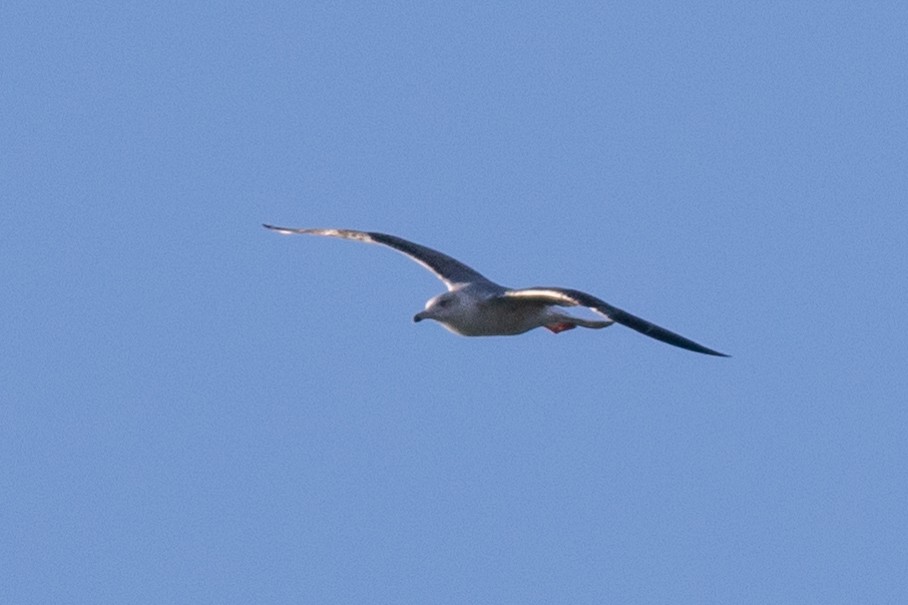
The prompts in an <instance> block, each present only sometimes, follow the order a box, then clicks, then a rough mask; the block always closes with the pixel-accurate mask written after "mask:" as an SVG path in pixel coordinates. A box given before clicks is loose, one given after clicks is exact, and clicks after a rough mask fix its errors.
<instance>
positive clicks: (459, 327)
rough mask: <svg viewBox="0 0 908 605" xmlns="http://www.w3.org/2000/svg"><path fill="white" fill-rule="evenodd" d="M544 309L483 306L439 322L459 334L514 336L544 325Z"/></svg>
mask: <svg viewBox="0 0 908 605" xmlns="http://www.w3.org/2000/svg"><path fill="white" fill-rule="evenodd" d="M545 323H546V313H545V310H544V309H542V308H538V307H533V308H529V309H526V311H525V312H515V311H514V309H513V308H508V307H505V306H502V307H500V308H485V309H483V310H482V312H480V313H470V314H468V315H463V316H459V317H451V318H446V319H445V320H444V321H442V322H441V324H442V325H443V326H444V327H445V328H447V329H448V330H450V331H451V332H454V333H455V334H460V335H461V336H514V335H517V334H523V333H524V332H528V331H530V330H532V329H533V328H538V327H539V326H542V325H545Z"/></svg>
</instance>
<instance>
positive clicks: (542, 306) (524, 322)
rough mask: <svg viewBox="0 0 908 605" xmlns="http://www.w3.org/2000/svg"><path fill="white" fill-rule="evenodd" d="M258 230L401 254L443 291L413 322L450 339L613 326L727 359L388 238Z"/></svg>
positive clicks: (580, 301) (619, 314) (604, 310)
mask: <svg viewBox="0 0 908 605" xmlns="http://www.w3.org/2000/svg"><path fill="white" fill-rule="evenodd" d="M263 227H265V228H266V229H271V230H272V231H276V232H277V233H280V234H283V235H294V234H299V235H322V236H327V237H339V238H343V239H350V240H354V241H359V242H366V243H370V244H381V245H383V246H388V247H389V248H393V249H394V250H397V251H398V252H402V253H403V254H406V255H407V256H409V257H410V258H412V259H413V260H414V261H416V262H417V263H419V264H420V265H422V266H423V267H425V268H426V269H428V270H429V271H431V272H432V273H434V274H435V277H437V278H438V279H440V280H441V281H442V282H443V283H444V284H445V286H446V287H447V289H448V290H447V292H444V293H442V294H439V295H438V296H435V297H433V298H431V299H429V301H428V302H426V306H425V309H424V310H422V311H420V312H419V313H417V314H416V315H414V316H413V321H415V322H420V321H422V320H424V319H433V320H435V321H437V322H438V323H440V324H441V325H443V326H444V327H445V328H447V329H448V330H450V331H451V332H454V333H455V334H461V335H463V336H511V335H516V334H523V333H524V332H528V331H529V330H532V329H534V328H542V327H544V328H547V329H549V330H551V331H552V332H554V333H555V334H558V333H560V332H563V331H565V330H572V329H574V328H576V327H578V326H580V327H582V328H593V329H600V328H606V327H608V326H610V325H612V324H614V323H619V324H621V325H623V326H627V327H628V328H631V329H632V330H636V331H637V332H640V333H641V334H645V335H646V336H649V337H650V338H655V339H656V340H661V341H662V342H666V343H668V344H670V345H674V346H676V347H681V348H682V349H687V350H689V351H695V352H697V353H704V354H706V355H716V356H718V357H728V355H726V354H725V353H720V352H718V351H714V350H712V349H710V348H707V347H704V346H703V345H701V344H697V343H696V342H694V341H692V340H690V339H688V338H685V337H683V336H681V335H680V334H675V333H674V332H671V331H669V330H666V329H665V328H661V327H659V326H657V325H656V324H653V323H650V322H648V321H646V320H645V319H641V318H639V317H637V316H636V315H631V314H630V313H628V312H627V311H623V310H621V309H619V308H618V307H613V306H612V305H610V304H608V303H607V302H605V301H603V300H600V299H598V298H596V297H595V296H593V295H591V294H587V293H585V292H581V291H579V290H572V289H569V288H552V287H534V288H519V289H514V288H506V287H505V286H501V285H499V284H496V283H495V282H493V281H491V280H489V279H488V278H486V277H484V276H483V275H481V274H480V273H479V272H477V271H475V270H473V269H471V268H470V267H468V266H466V265H465V264H463V263H462V262H460V261H458V260H456V259H454V258H451V257H450V256H448V255H447V254H443V253H441V252H439V251H438V250H433V249H432V248H428V247H426V246H422V245H420V244H416V243H413V242H411V241H408V240H405V239H403V238H401V237H396V236H394V235H388V234H386V233H376V232H374V231H354V230H352V229H296V228H292V227H276V226H274V225H263ZM560 307H587V308H589V309H591V310H593V311H594V312H595V313H597V314H598V315H600V316H602V317H603V318H604V319H601V320H593V319H584V318H581V317H575V316H573V315H570V314H568V313H566V312H564V311H562V310H561V309H560Z"/></svg>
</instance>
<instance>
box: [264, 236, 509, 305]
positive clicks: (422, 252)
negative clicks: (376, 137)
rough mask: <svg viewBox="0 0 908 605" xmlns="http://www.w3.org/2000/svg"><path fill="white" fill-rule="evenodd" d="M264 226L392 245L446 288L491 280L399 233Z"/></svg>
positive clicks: (489, 282)
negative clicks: (398, 234)
mask: <svg viewBox="0 0 908 605" xmlns="http://www.w3.org/2000/svg"><path fill="white" fill-rule="evenodd" d="M262 226H263V227H265V228H266V229H271V230H272V231H277V232H278V233H282V234H285V235H288V234H300V235H324V236H328V237H340V238H343V239H350V240H356V241H360V242H366V243H374V244H381V245H384V246H388V247H389V248H393V249H394V250H397V251H398V252H402V253H403V254H406V255H407V256H409V257H410V258H411V259H413V260H414V261H416V262H417V263H419V264H420V265H422V266H423V267H425V268H426V269H428V270H429V271H431V272H432V273H434V274H435V277H437V278H438V279H440V280H441V281H443V282H444V284H445V286H447V287H448V290H451V289H453V287H454V286H456V285H459V284H468V283H488V284H492V283H493V282H491V281H490V280H489V279H487V278H486V277H484V276H483V275H482V274H480V273H479V272H478V271H476V270H474V269H471V268H470V267H468V266H467V265H465V264H463V263H462V262H460V261H459V260H457V259H454V258H451V257H450V256H448V255H447V254H444V253H442V252H439V251H438V250H433V249H432V248H429V247H426V246H422V245H420V244H416V243H414V242H411V241H409V240H405V239H404V238H402V237H397V236H395V235H388V234H387V233H377V232H374V231H354V230H352V229H297V228H293V227H276V226H274V225H262Z"/></svg>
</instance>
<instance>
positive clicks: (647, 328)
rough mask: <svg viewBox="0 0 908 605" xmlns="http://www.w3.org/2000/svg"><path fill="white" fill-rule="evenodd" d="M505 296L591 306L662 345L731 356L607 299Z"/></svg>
mask: <svg viewBox="0 0 908 605" xmlns="http://www.w3.org/2000/svg"><path fill="white" fill-rule="evenodd" d="M503 296H505V297H507V298H515V299H520V300H528V301H537V302H544V303H547V304H552V305H559V306H562V307H574V306H582V307H589V308H590V309H592V310H594V311H597V312H598V313H601V314H602V315H605V316H606V317H608V318H609V319H612V320H614V321H615V322H617V323H619V324H621V325H623V326H627V327H628V328H630V329H632V330H636V331H637V332H640V333H641V334H644V335H646V336H649V337H650V338H655V339H656V340H661V341H662V342H665V343H668V344H670V345H674V346H676V347H681V348H682V349H687V350H688V351H695V352H697V353H703V354H705V355H715V356H717V357H729V355H726V354H725V353H720V352H718V351H714V350H713V349H710V348H708V347H704V346H703V345H701V344H699V343H696V342H694V341H693V340H690V339H689V338H685V337H684V336H681V335H680V334H676V333H675V332H672V331H671V330H667V329H665V328H663V327H661V326H657V325H656V324H654V323H652V322H649V321H646V320H645V319H642V318H640V317H637V316H636V315H632V314H630V313H628V312H627V311H625V310H623V309H619V308H618V307H615V306H612V305H610V304H608V303H607V302H605V301H604V300H601V299H599V298H596V297H595V296H593V295H591V294H587V293H586V292H581V291H580V290H572V289H570V288H548V287H544V288H524V289H520V290H508V291H507V292H505V294H504V295H503Z"/></svg>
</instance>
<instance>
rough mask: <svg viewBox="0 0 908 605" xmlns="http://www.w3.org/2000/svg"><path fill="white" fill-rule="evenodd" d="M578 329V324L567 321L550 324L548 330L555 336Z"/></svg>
mask: <svg viewBox="0 0 908 605" xmlns="http://www.w3.org/2000/svg"><path fill="white" fill-rule="evenodd" d="M576 327H577V324H572V323H569V322H566V321H563V322H559V323H557V324H548V325H547V326H546V329H548V330H551V331H552V333H553V334H558V333H559V332H564V331H565V330H573V329H574V328H576Z"/></svg>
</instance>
